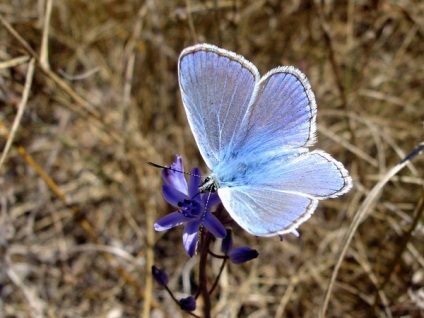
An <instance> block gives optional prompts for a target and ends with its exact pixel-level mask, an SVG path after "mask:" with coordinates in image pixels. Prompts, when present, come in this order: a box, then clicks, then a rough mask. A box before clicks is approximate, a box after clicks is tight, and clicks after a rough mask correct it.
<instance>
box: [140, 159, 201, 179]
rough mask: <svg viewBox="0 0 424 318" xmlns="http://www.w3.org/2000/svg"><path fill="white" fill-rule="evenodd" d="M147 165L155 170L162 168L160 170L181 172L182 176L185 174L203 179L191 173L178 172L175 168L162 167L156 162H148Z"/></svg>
mask: <svg viewBox="0 0 424 318" xmlns="http://www.w3.org/2000/svg"><path fill="white" fill-rule="evenodd" d="M147 164H149V165H151V166H152V167H155V168H160V169H166V170H170V171H174V172H179V173H182V174H185V175H188V176H194V177H199V178H201V177H202V176H200V175H197V174H192V173H190V172H185V171H181V170H178V169H174V168H172V167H169V166H162V165H159V164H157V163H154V162H151V161H148V162H147Z"/></svg>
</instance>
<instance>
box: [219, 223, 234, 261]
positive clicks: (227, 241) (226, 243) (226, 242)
mask: <svg viewBox="0 0 424 318" xmlns="http://www.w3.org/2000/svg"><path fill="white" fill-rule="evenodd" d="M226 232H227V235H226V236H225V237H224V239H223V240H222V243H221V252H222V253H224V254H225V255H227V254H228V253H229V252H230V251H231V249H232V248H233V235H232V233H233V232H232V231H231V230H230V229H227V230H226Z"/></svg>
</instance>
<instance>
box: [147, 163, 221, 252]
mask: <svg viewBox="0 0 424 318" xmlns="http://www.w3.org/2000/svg"><path fill="white" fill-rule="evenodd" d="M162 177H163V179H164V180H165V184H164V185H163V187H162V193H163V197H164V198H165V200H166V201H167V202H168V203H170V204H172V205H173V206H175V207H178V211H175V212H172V213H170V214H168V215H166V216H164V217H163V218H161V219H160V220H159V221H157V222H156V223H155V230H156V231H165V230H169V229H171V228H173V227H176V226H178V225H181V224H185V227H184V233H183V244H184V248H185V249H186V251H187V253H188V254H189V255H190V257H191V256H193V255H194V254H195V253H196V245H197V241H198V239H199V228H200V227H205V228H206V229H207V230H208V231H209V232H210V233H212V234H213V235H214V236H215V237H217V238H224V237H225V235H226V232H225V228H224V226H223V225H222V224H221V222H220V221H219V220H218V218H217V217H216V216H215V215H214V214H213V213H212V212H211V208H212V207H213V206H215V205H216V204H218V203H220V199H219V197H218V194H217V193H200V192H199V186H200V183H201V180H202V178H201V177H200V169H199V168H197V167H196V168H193V170H192V171H191V176H190V182H189V184H188V185H187V182H186V180H185V178H184V167H183V159H182V158H181V156H176V157H175V161H174V162H173V164H172V165H171V167H170V169H163V171H162Z"/></svg>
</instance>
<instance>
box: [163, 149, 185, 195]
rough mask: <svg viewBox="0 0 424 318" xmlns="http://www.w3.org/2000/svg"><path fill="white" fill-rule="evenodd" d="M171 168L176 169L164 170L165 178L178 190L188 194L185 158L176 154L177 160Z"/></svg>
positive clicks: (167, 182)
mask: <svg viewBox="0 0 424 318" xmlns="http://www.w3.org/2000/svg"><path fill="white" fill-rule="evenodd" d="M171 168H172V169H174V170H171V169H163V170H162V178H163V180H165V182H166V184H168V185H170V186H171V187H173V188H175V189H177V190H178V191H180V192H182V193H184V194H188V187H187V181H186V179H185V178H184V166H183V158H182V157H181V156H179V155H177V156H175V161H174V162H173V163H172V165H171Z"/></svg>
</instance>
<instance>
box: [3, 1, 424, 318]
mask: <svg viewBox="0 0 424 318" xmlns="http://www.w3.org/2000/svg"><path fill="white" fill-rule="evenodd" d="M0 17H1V25H0V144H1V148H2V156H1V161H0V169H1V170H0V204H1V211H0V296H1V297H0V316H2V317H109V318H115V317H143V316H144V317H187V316H188V315H187V314H184V313H182V312H181V311H180V310H179V308H178V306H177V305H175V303H173V302H172V300H171V299H170V297H169V295H167V294H166V292H165V291H164V289H163V288H162V287H160V286H158V285H157V284H156V283H154V282H152V279H151V275H150V268H151V265H152V264H156V265H157V266H158V267H160V268H163V269H164V270H165V271H166V272H167V273H168V275H169V276H170V284H169V286H170V288H171V289H172V290H173V291H175V292H176V295H177V296H178V297H184V296H188V294H187V292H189V290H187V286H190V281H191V282H192V284H191V288H192V290H191V292H192V293H193V292H195V288H196V285H195V283H196V273H197V269H196V265H197V261H198V259H197V258H196V257H194V258H193V259H189V258H188V256H187V254H186V252H185V251H184V248H183V245H182V242H181V234H182V228H175V229H172V230H170V231H167V232H161V233H156V232H154V229H153V223H154V222H155V221H156V220H158V219H159V218H160V217H162V216H164V215H165V214H166V213H169V212H171V211H173V208H172V207H171V206H169V205H168V204H166V203H165V201H164V200H163V198H162V195H161V184H162V180H161V175H160V172H161V171H160V170H159V169H156V168H153V167H151V166H148V165H147V164H146V162H147V161H153V162H155V163H158V164H164V165H168V164H171V163H172V161H173V159H174V156H175V155H176V154H181V155H182V156H183V158H184V163H185V169H186V170H189V169H191V168H192V167H194V166H199V167H201V169H202V171H203V172H204V173H205V174H207V173H208V171H207V169H206V167H205V164H204V163H203V162H202V159H201V157H200V155H199V152H198V150H197V146H196V144H195V142H194V139H193V137H192V134H191V131H190V128H189V127H188V124H187V120H186V118H185V114H184V110H183V107H182V103H181V98H180V93H179V88H178V79H177V61H178V56H179V54H180V52H181V50H182V49H184V48H185V47H187V46H190V45H193V44H195V43H200V42H207V43H211V44H215V45H218V46H220V47H223V48H225V49H228V50H232V51H235V52H237V53H239V54H241V55H243V56H245V57H246V58H247V59H248V60H250V61H252V63H254V64H255V65H256V66H257V67H258V69H259V71H260V72H261V74H264V73H265V72H267V71H268V70H270V69H271V68H274V67H276V66H279V65H293V66H296V67H297V68H299V69H301V70H302V71H303V72H304V73H305V74H306V75H307V77H308V78H309V80H310V82H311V85H312V89H313V91H314V93H315V95H316V99H317V104H318V119H317V120H318V143H317V146H316V148H321V149H324V150H325V151H327V152H329V153H331V154H332V155H333V156H334V157H335V158H336V159H338V160H339V161H341V162H343V163H344V164H345V166H346V167H347V169H348V170H349V171H350V173H351V176H352V178H353V180H354V188H353V189H352V190H351V192H350V193H349V194H347V195H344V196H342V197H340V198H337V199H332V200H327V201H324V202H321V203H320V205H319V207H318V209H317V210H316V212H315V214H314V215H313V217H312V218H311V219H310V220H309V221H308V222H307V223H305V224H303V225H302V226H301V227H300V228H299V232H300V237H299V238H295V237H294V236H287V237H285V238H284V240H283V241H282V242H280V241H279V239H278V238H255V237H252V236H250V235H248V234H247V233H245V232H243V231H242V230H241V229H235V235H236V239H235V245H237V246H242V245H248V246H250V247H252V248H255V249H257V250H258V251H259V254H260V255H259V258H258V259H256V260H254V261H251V262H249V263H246V264H243V265H233V264H229V266H228V267H227V268H226V269H225V271H224V273H223V276H222V278H221V280H220V284H219V286H218V288H217V290H216V291H215V293H214V297H213V299H212V305H213V316H214V317H256V318H258V317H317V316H318V314H319V312H320V311H321V310H322V308H323V306H324V304H323V303H324V294H325V292H326V291H327V289H328V283H329V281H330V277H331V275H332V273H333V271H334V268H335V264H336V262H337V260H338V259H339V255H340V254H339V253H340V247H341V246H342V242H343V238H344V237H345V235H346V233H347V232H348V228H349V225H350V224H351V222H352V220H353V218H354V217H355V215H357V212H358V209H359V207H360V206H361V204H362V203H363V202H364V200H365V199H366V198H367V197H368V195H369V194H370V191H371V190H372V188H373V187H374V186H375V185H376V183H377V182H379V181H380V180H382V178H383V177H384V176H385V175H386V173H387V172H388V171H389V169H391V168H392V167H394V166H395V165H396V164H398V163H399V162H400V161H401V160H402V158H404V156H405V155H407V154H408V153H409V152H410V151H412V150H413V149H414V148H415V147H416V146H417V145H418V144H419V143H420V142H422V141H423V140H424V134H423V131H424V130H423V128H424V126H423V125H424V105H423V98H424V3H423V2H422V1H418V0H416V1H413V0H403V1H378V0H375V1H366V0H362V1H361V0H359V1H353V0H350V1H332V0H325V1H318V0H316V1H312V0H309V1H308V0H303V1H302V0H292V1H279V0H257V1H253V0H252V1H241V0H214V1H213V0H210V1H196V0H185V1H184V0H181V1H154V0H146V1H129V0H128V1H117V0H99V1H88V0H61V1H52V0H36V1H34V0H14V1H11V0H3V1H2V2H1V3H0ZM423 163H424V160H423V158H422V157H419V156H418V157H417V158H416V159H415V160H413V161H412V162H411V163H410V164H408V166H407V167H406V168H405V169H403V170H401V171H400V172H399V173H398V174H396V175H395V176H394V177H393V178H391V180H390V182H388V183H386V184H385V185H384V187H383V189H382V191H381V192H379V193H378V196H377V197H374V198H372V199H373V201H372V202H373V204H372V205H371V207H370V208H369V209H367V213H366V215H365V218H364V219H363V222H362V223H361V225H360V226H359V228H358V230H357V231H356V232H355V233H354V236H353V239H352V241H351V242H350V243H349V245H348V250H347V253H346V257H345V258H344V260H343V262H342V264H341V267H340V270H339V272H338V275H337V277H336V281H335V283H334V285H333V286H332V291H331V293H330V298H329V304H328V307H327V309H326V316H327V317H424V287H423V286H424V255H423V254H424V253H423V251H424V226H423V217H422V216H421V217H420V213H422V210H423V197H424V196H423V185H424V181H423V166H424V165H423ZM421 215H422V214H421ZM219 264H220V263H219V262H217V263H214V262H213V263H212V264H210V266H211V267H210V270H209V273H210V275H211V277H213V275H214V274H216V273H217V272H218V268H219ZM187 281H188V282H189V283H188V284H187ZM198 306H199V307H201V303H199V304H198Z"/></svg>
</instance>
